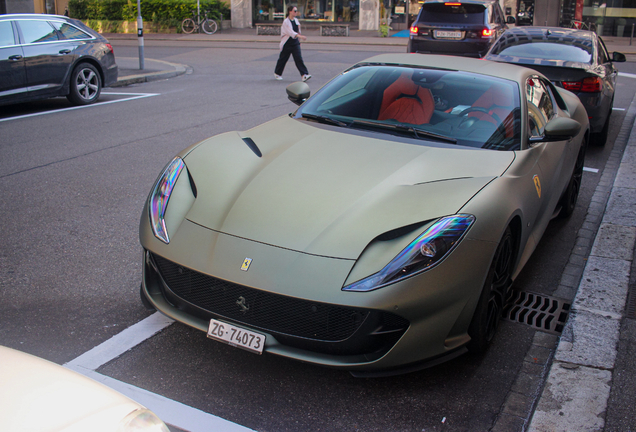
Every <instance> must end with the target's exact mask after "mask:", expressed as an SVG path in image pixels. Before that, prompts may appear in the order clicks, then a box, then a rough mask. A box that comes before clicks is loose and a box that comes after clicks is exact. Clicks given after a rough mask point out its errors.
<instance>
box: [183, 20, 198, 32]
mask: <svg viewBox="0 0 636 432" xmlns="http://www.w3.org/2000/svg"><path fill="white" fill-rule="evenodd" d="M195 27H196V26H195V25H194V20H193V19H191V18H186V19H184V20H183V22H182V23H181V31H183V32H184V33H187V34H190V33H192V32H193V31H194V28H195Z"/></svg>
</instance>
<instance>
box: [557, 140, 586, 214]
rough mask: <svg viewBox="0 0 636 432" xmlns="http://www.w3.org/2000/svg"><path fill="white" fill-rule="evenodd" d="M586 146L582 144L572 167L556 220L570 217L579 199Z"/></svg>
mask: <svg viewBox="0 0 636 432" xmlns="http://www.w3.org/2000/svg"><path fill="white" fill-rule="evenodd" d="M586 147H587V146H586V144H585V143H584V144H583V145H582V146H581V149H580V150H579V155H578V157H577V158H576V164H575V165H574V170H573V171H572V176H571V177H570V183H568V188H567V189H566V190H565V193H564V194H563V196H562V197H561V199H560V200H559V206H560V207H561V210H560V211H559V214H558V216H557V217H558V218H560V219H566V218H568V217H570V215H572V213H573V212H574V209H575V208H576V202H577V200H578V199H579V192H580V191H581V180H582V178H583V165H584V164H585V148H586Z"/></svg>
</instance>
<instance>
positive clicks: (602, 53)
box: [597, 38, 610, 64]
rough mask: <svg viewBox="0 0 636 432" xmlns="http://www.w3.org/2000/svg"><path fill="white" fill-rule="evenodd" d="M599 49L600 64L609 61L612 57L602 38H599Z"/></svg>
mask: <svg viewBox="0 0 636 432" xmlns="http://www.w3.org/2000/svg"><path fill="white" fill-rule="evenodd" d="M597 51H598V62H599V64H605V63H607V62H609V58H610V57H609V54H608V53H607V48H605V44H604V43H603V41H602V40H601V39H600V38H599V40H598V46H597Z"/></svg>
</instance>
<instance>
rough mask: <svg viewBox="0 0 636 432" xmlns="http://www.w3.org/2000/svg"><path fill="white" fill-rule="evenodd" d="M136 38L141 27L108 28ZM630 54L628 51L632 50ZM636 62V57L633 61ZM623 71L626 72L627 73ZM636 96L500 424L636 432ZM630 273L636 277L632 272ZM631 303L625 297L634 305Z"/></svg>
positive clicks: (127, 79) (389, 42)
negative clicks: (559, 326)
mask: <svg viewBox="0 0 636 432" xmlns="http://www.w3.org/2000/svg"><path fill="white" fill-rule="evenodd" d="M318 33H319V31H318V30H308V31H306V32H303V34H305V35H306V36H308V41H307V42H304V43H307V44H329V45H339V44H344V45H367V46H368V45H374V46H378V47H381V46H392V47H395V46H398V47H399V46H403V47H404V51H405V52H406V44H407V41H408V38H405V37H388V38H382V37H379V36H378V33H377V32H375V31H358V30H353V31H351V34H350V36H349V37H327V36H319V34H318ZM104 36H106V37H107V38H108V39H109V40H111V41H116V40H122V39H123V40H136V39H137V35H136V34H105V35H104ZM144 40H145V41H153V40H172V41H198V42H201V41H209V42H210V43H213V44H221V43H269V44H272V46H275V44H277V43H278V41H279V40H280V38H279V37H278V36H258V35H256V29H229V30H223V31H222V32H219V33H217V34H214V35H205V34H193V35H182V34H146V35H145V36H144ZM604 42H605V45H606V47H607V49H608V51H609V52H610V53H611V52H613V51H618V52H622V53H624V54H626V55H628V56H636V39H635V40H634V41H633V43H634V45H630V38H619V37H607V38H604ZM628 59H629V58H628ZM630 60H632V61H634V60H636V58H632V59H630ZM117 63H118V65H119V67H120V69H119V80H118V83H117V86H123V85H128V84H132V83H138V82H145V81H151V80H156V79H166V78H170V77H173V76H178V75H181V74H183V73H186V72H187V71H188V69H189V67H188V66H186V65H180V64H174V63H168V62H164V61H159V60H153V59H145V69H144V70H143V71H141V70H140V69H139V59H138V58H126V57H124V58H119V57H118V58H117ZM619 79H620V78H619ZM635 118H636V97H635V98H634V100H633V101H632V103H631V105H630V107H629V109H628V110H627V111H626V116H625V120H624V122H623V125H622V127H621V131H620V133H619V135H618V137H617V139H616V141H615V143H614V148H613V150H612V153H611V155H610V158H609V159H608V161H607V164H606V166H605V167H604V169H603V171H602V177H601V180H600V182H599V184H598V186H597V189H596V191H595V193H594V196H593V197H592V202H591V204H590V206H589V208H588V210H587V216H586V219H585V222H584V224H583V226H582V228H581V229H580V230H579V233H578V236H577V242H576V245H575V248H574V251H573V252H572V254H571V256H570V262H569V263H568V265H567V266H566V268H565V269H564V272H563V276H562V279H561V283H560V285H559V287H558V288H557V290H556V291H555V293H554V295H555V296H557V297H561V298H565V299H569V300H571V301H572V309H571V312H570V316H569V320H568V323H567V325H566V327H565V329H564V331H563V334H562V335H561V336H560V337H559V338H557V337H554V336H552V335H547V334H545V333H542V332H537V335H536V336H535V341H534V343H533V345H532V347H531V348H530V350H529V351H528V353H527V356H526V357H527V361H526V362H524V365H523V366H522V369H521V370H520V371H519V376H518V378H517V382H516V383H515V385H514V386H513V389H512V390H511V391H510V393H509V395H508V396H507V399H506V402H505V403H504V406H503V407H502V410H501V414H500V416H499V418H498V419H497V421H496V423H495V424H494V425H493V428H492V429H491V430H492V431H506V432H508V431H520V432H521V431H526V430H528V431H532V432H547V431H573V432H575V431H576V432H588V431H589V432H593V431H599V432H600V431H604V432H610V431H611V432H614V431H617V432H618V431H621V432H622V431H630V430H631V431H636V414H635V412H634V409H633V407H632V404H633V402H634V400H636V261H634V247H635V244H636V126H635V125H634V119H635ZM630 275H631V278H630ZM626 303H627V304H626Z"/></svg>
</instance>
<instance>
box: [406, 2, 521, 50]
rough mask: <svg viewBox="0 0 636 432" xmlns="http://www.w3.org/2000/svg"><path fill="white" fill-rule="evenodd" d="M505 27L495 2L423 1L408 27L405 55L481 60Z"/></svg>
mask: <svg viewBox="0 0 636 432" xmlns="http://www.w3.org/2000/svg"><path fill="white" fill-rule="evenodd" d="M514 22H515V19H514V18H513V17H508V23H510V24H511V23H514ZM507 28H508V26H507V25H506V19H505V18H504V14H503V11H502V10H501V6H499V3H498V2H497V1H495V0H461V1H456V2H444V1H427V2H425V3H424V4H422V8H421V9H420V13H419V14H418V15H417V19H416V20H415V22H414V23H413V25H412V26H411V32H410V36H409V43H408V48H407V52H410V53H423V54H451V55H462V56H470V57H482V56H483V55H484V54H486V52H487V51H488V49H489V48H490V47H491V46H492V44H493V43H494V42H495V40H497V38H498V37H499V36H500V35H501V34H502V33H503V31H504V30H505V29H507Z"/></svg>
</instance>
